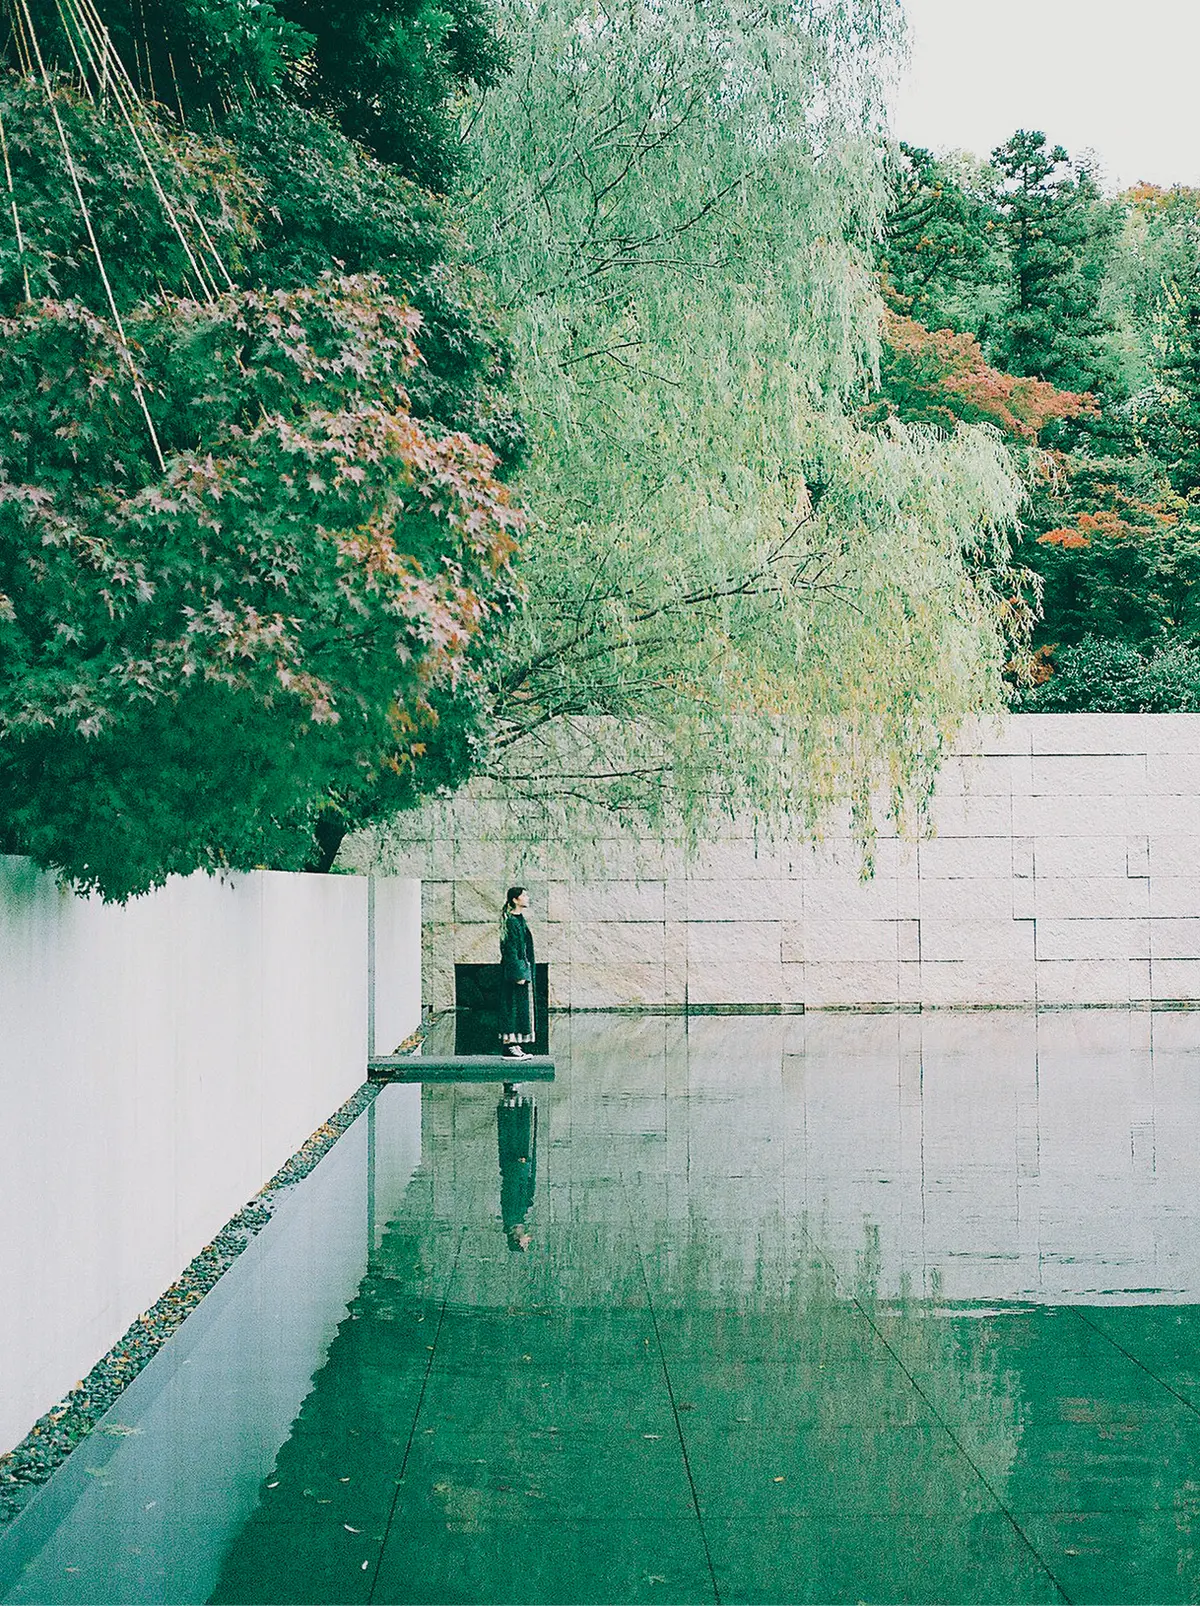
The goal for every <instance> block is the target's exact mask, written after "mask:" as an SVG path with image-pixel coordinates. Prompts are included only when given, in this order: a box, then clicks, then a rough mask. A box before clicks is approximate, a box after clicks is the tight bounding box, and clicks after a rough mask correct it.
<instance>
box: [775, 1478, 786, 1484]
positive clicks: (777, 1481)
mask: <svg viewBox="0 0 1200 1606" xmlns="http://www.w3.org/2000/svg"><path fill="white" fill-rule="evenodd" d="M775 1482H776V1483H786V1482H787V1479H786V1478H776V1479H775Z"/></svg>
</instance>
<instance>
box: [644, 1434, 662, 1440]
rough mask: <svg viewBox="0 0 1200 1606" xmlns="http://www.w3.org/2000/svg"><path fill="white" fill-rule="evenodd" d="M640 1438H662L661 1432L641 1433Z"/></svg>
mask: <svg viewBox="0 0 1200 1606" xmlns="http://www.w3.org/2000/svg"><path fill="white" fill-rule="evenodd" d="M642 1438H643V1439H661V1438H662V1434H661V1433H643V1434H642Z"/></svg>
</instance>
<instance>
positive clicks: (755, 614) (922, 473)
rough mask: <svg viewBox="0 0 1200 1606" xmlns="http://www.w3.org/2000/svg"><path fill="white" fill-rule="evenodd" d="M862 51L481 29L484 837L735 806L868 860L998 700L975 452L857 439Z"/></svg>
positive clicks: (862, 347) (598, 16) (611, 11)
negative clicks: (501, 384) (499, 547)
mask: <svg viewBox="0 0 1200 1606" xmlns="http://www.w3.org/2000/svg"><path fill="white" fill-rule="evenodd" d="M890 16H891V12H890V8H885V7H874V6H868V5H861V6H852V5H846V6H843V7H838V8H832V7H826V6H823V5H822V6H817V5H814V6H811V7H808V6H806V7H802V8H800V10H799V11H798V10H797V9H796V8H795V7H794V6H792V5H790V4H788V5H779V6H776V7H768V8H767V9H765V10H764V9H763V8H762V7H761V6H760V5H756V6H754V7H748V6H745V5H743V4H742V3H741V0H707V3H705V4H703V5H701V6H699V7H697V6H694V5H692V4H690V3H688V4H684V3H682V0H680V3H675V0H668V3H666V4H656V5H654V6H648V5H647V6H642V5H634V6H627V7H622V8H603V7H602V8H600V9H599V10H597V9H596V8H594V7H589V8H588V9H586V10H582V9H581V8H580V7H579V6H578V5H577V4H574V3H571V0H545V3H543V4H541V5H540V6H539V7H538V8H537V9H536V10H535V11H527V10H525V9H523V8H520V7H517V6H516V5H513V6H512V7H510V9H509V10H508V11H507V12H506V14H505V19H504V25H505V37H506V38H508V39H509V40H510V41H511V43H512V48H513V51H514V58H515V59H514V69H513V72H512V74H511V76H510V77H509V78H507V79H506V80H505V81H504V82H503V83H501V84H500V85H498V86H497V87H496V88H495V89H494V90H493V91H492V92H491V93H489V95H488V96H487V97H486V99H482V100H476V101H475V102H474V103H473V104H472V105H471V107H470V108H469V110H468V114H467V126H468V127H469V131H470V136H469V155H470V160H471V162H472V164H473V166H472V172H471V182H472V186H473V191H474V196H475V199H474V202H473V205H472V207H471V208H470V210H469V212H468V214H467V223H468V227H469V228H470V231H471V236H472V239H473V241H474V243H475V246H476V249H477V251H478V253H479V256H480V258H481V260H482V261H483V263H484V265H485V266H486V268H487V270H488V272H489V273H490V275H491V277H492V280H493V282H494V283H495V284H496V286H497V290H498V295H499V299H500V300H501V302H502V303H503V304H504V305H506V306H508V307H509V308H511V309H512V320H513V336H512V344H513V350H514V352H515V353H516V354H517V368H516V377H517V382H518V385H519V391H520V401H521V404H522V409H523V411H524V413H525V416H526V417H527V418H528V419H529V420H530V427H531V433H532V436H533V450H532V453H531V459H530V463H529V465H528V467H527V468H526V470H525V471H524V472H523V474H522V476H521V493H522V499H523V500H524V501H525V502H526V503H527V505H529V506H531V507H534V508H536V509H537V513H538V523H537V525H536V527H535V528H534V529H533V530H532V531H531V534H530V537H529V540H528V544H527V551H528V561H527V566H526V568H525V571H524V572H525V576H526V579H527V585H528V592H529V596H528V601H527V605H526V607H525V608H524V610H523V611H522V613H521V614H520V615H519V616H518V617H516V618H515V619H514V621H513V627H512V628H511V629H510V631H509V632H508V634H507V638H506V640H505V642H504V644H503V651H504V662H503V673H502V674H501V675H500V676H499V678H498V680H497V683H496V697H497V707H498V710H499V716H500V735H499V738H498V741H497V743H496V747H495V752H494V759H493V762H492V764H491V766H490V767H489V770H488V772H487V775H488V779H489V781H490V783H491V785H492V787H493V788H494V789H495V791H496V792H497V794H498V795H499V796H501V797H503V798H504V799H505V801H506V806H507V807H512V806H514V805H516V804H517V803H519V802H521V801H525V802H529V801H530V800H532V801H533V803H534V804H536V805H537V806H539V807H541V806H544V807H545V808H546V809H548V810H550V812H551V813H552V814H553V813H554V812H555V811H556V810H559V809H567V810H570V809H572V808H574V807H576V806H584V805H588V804H596V805H599V806H602V807H605V808H612V809H616V810H618V811H619V812H620V813H622V815H623V816H625V817H627V818H629V819H630V820H631V821H641V822H646V821H649V822H650V823H651V825H653V826H654V827H655V828H656V829H661V828H672V827H675V826H680V827H681V828H682V829H684V830H685V831H687V830H691V831H697V830H701V829H703V828H704V827H705V824H706V822H711V819H712V816H713V814H714V813H715V812H718V811H721V810H725V809H728V810H733V809H738V808H742V807H749V808H751V809H754V810H757V811H758V812H759V813H760V815H761V816H762V817H764V818H771V817H774V818H776V819H778V818H779V817H780V816H781V815H783V814H785V813H786V814H788V815H790V816H792V817H793V818H794V819H797V820H804V821H806V822H807V823H808V824H809V825H811V826H815V824H816V822H817V820H818V819H819V817H820V816H821V814H822V811H823V810H824V809H825V808H826V807H827V806H829V805H830V804H832V803H834V802H836V801H838V800H840V799H846V798H850V799H852V800H853V803H854V805H855V806H856V808H857V809H858V812H859V819H860V823H861V824H862V826H863V829H864V830H867V829H868V828H869V827H868V825H867V816H868V814H869V802H868V799H869V795H870V793H871V792H872V789H873V788H875V787H876V786H878V785H880V784H882V785H883V786H884V787H885V788H886V789H887V790H888V791H889V792H890V795H891V798H892V801H893V804H894V805H895V806H896V807H897V808H899V809H903V808H904V807H905V806H906V805H907V804H910V803H912V802H914V801H916V800H917V799H919V797H920V796H921V795H922V792H923V788H924V787H925V785H926V784H927V782H928V775H929V767H930V765H931V764H932V763H933V762H935V760H936V755H937V753H938V751H939V750H940V746H941V743H942V742H943V741H944V739H945V738H946V737H947V736H948V735H949V734H950V733H951V732H952V731H953V730H954V728H955V727H956V725H957V722H958V721H959V719H960V718H961V717H962V715H963V714H964V713H965V712H966V711H967V710H969V709H974V708H976V707H979V706H981V705H987V704H993V705H994V703H995V701H996V699H997V697H998V687H999V678H998V677H999V668H1000V662H1001V658H1002V647H1001V640H1000V632H999V629H998V626H997V596H998V594H999V595H1006V594H1007V589H1006V588H1002V587H1001V584H1000V582H999V581H998V579H997V576H998V575H999V574H1000V573H1001V572H1003V570H1004V568H1005V564H1006V540H1005V534H1004V532H1005V530H1006V529H1007V527H1008V526H1009V523H1010V521H1011V519H1012V517H1013V514H1014V509H1015V503H1016V498H1017V488H1016V486H1015V484H1014V481H1013V479H1012V477H1011V474H1010V472H1009V469H1008V465H1007V462H1006V458H1005V454H1004V451H1003V448H1002V447H1001V446H1000V445H999V443H998V442H997V441H996V439H995V437H994V436H993V435H992V434H990V433H986V432H983V431H978V430H971V429H964V430H963V431H961V432H959V433H958V434H956V435H955V436H954V437H953V438H952V439H945V438H943V437H942V436H941V435H940V434H937V433H934V432H929V431H923V430H912V429H906V428H904V427H902V426H894V427H890V428H888V429H886V430H884V431H882V432H868V431H865V430H863V429H861V428H860V427H858V425H857V424H856V422H855V418H854V412H855V409H856V407H857V404H858V402H859V399H860V398H861V395H862V391H863V387H864V383H865V380H866V378H867V376H868V375H869V373H870V372H871V369H872V366H873V364H874V362H875V359H876V355H877V351H878V328H879V317H880V310H881V308H880V304H879V301H878V299H877V296H876V293H875V290H874V286H873V283H872V276H871V271H870V268H871V264H870V255H869V245H870V240H871V238H872V234H873V231H874V230H875V228H876V227H877V226H878V224H879V221H880V219H881V215H882V211H883V208H884V206H885V205H886V202H887V191H886V187H885V181H884V170H883V168H882V166H881V164H880V161H879V157H878V141H877V134H878V121H877V119H878V117H879V115H880V105H881V92H880V88H879V77H878V73H879V70H880V68H881V65H882V63H883V60H884V58H885V57H886V54H887V50H888V48H889V43H890V41H889V36H888V26H889V19H890ZM968 552H969V553H971V554H975V555H978V556H979V561H978V562H975V561H973V560H972V561H968V559H967V554H968ZM984 553H986V557H984V556H983V554H984Z"/></svg>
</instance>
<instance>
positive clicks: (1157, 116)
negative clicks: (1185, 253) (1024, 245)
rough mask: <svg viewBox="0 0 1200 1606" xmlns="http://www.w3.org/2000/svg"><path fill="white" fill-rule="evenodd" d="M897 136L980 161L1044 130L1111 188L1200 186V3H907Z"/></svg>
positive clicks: (1007, 0) (1054, 0) (1164, 0)
mask: <svg viewBox="0 0 1200 1606" xmlns="http://www.w3.org/2000/svg"><path fill="white" fill-rule="evenodd" d="M904 5H905V9H906V11H907V12H908V18H909V25H910V29H911V34H912V63H911V68H910V71H909V73H908V74H907V76H906V80H905V83H904V84H903V86H902V88H901V90H900V95H899V100H898V104H897V108H896V117H895V122H894V125H893V126H894V132H895V133H896V135H897V136H898V137H899V138H900V139H904V140H907V141H908V142H909V144H911V145H924V146H927V147H929V148H931V149H934V150H943V149H965V150H969V151H974V152H975V154H976V155H978V156H986V155H987V154H988V153H989V151H991V150H992V148H993V147H994V146H996V145H999V144H1001V143H1002V142H1003V141H1004V140H1005V139H1007V138H1008V136H1009V135H1010V134H1011V133H1012V132H1013V130H1014V129H1016V128H1030V129H1033V128H1040V129H1041V130H1042V131H1043V132H1044V133H1045V135H1046V137H1047V139H1048V140H1049V142H1050V143H1051V144H1052V145H1053V144H1061V145H1065V146H1066V147H1067V149H1068V150H1069V151H1070V152H1071V154H1072V156H1077V155H1078V154H1079V153H1080V152H1082V151H1083V150H1085V149H1091V150H1094V151H1095V152H1096V154H1097V155H1098V156H1099V157H1100V160H1101V163H1102V166H1103V168H1104V172H1105V175H1106V178H1107V180H1108V183H1109V186H1110V187H1113V188H1121V187H1124V186H1126V185H1129V184H1133V183H1136V182H1137V181H1138V180H1139V179H1147V180H1149V181H1150V182H1151V183H1155V184H1173V183H1180V184H1194V185H1197V186H1200V0H904Z"/></svg>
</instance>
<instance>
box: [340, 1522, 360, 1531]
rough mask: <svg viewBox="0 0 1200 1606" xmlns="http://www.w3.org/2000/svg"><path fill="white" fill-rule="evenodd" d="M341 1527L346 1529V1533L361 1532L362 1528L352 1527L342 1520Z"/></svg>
mask: <svg viewBox="0 0 1200 1606" xmlns="http://www.w3.org/2000/svg"><path fill="white" fill-rule="evenodd" d="M342 1527H343V1528H344V1529H345V1530H346V1532H347V1533H348V1534H360V1533H362V1529H361V1528H352V1527H351V1526H350V1524H349V1523H348V1522H344V1523H343V1524H342Z"/></svg>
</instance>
